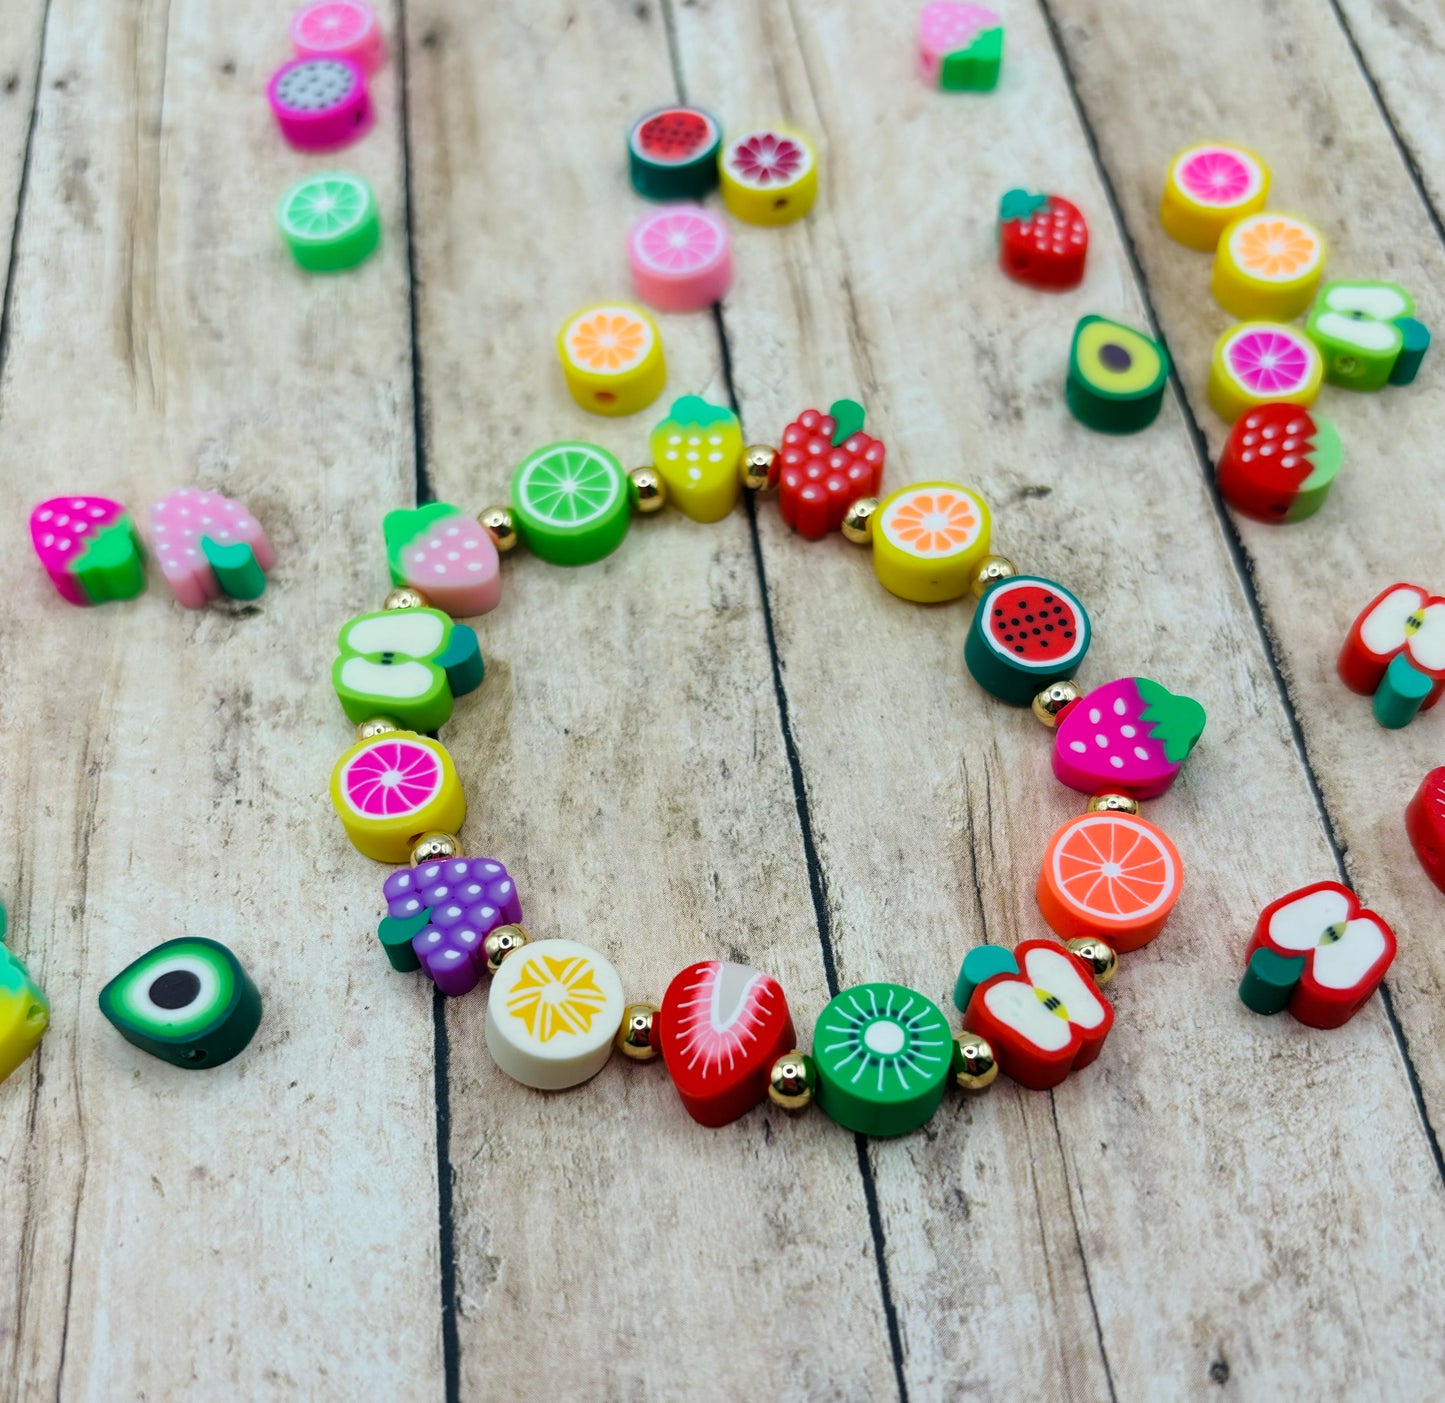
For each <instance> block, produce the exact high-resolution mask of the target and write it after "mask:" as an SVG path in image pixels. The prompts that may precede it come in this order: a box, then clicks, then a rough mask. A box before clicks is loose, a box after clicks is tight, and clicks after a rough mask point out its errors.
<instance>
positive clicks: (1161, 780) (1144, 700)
mask: <svg viewBox="0 0 1445 1403" xmlns="http://www.w3.org/2000/svg"><path fill="white" fill-rule="evenodd" d="M1203 731H1204V708H1203V707H1202V706H1200V705H1199V703H1198V702H1197V701H1195V700H1194V698H1193V697H1180V696H1175V694H1174V693H1173V692H1171V691H1169V690H1168V688H1166V687H1161V686H1160V685H1159V684H1158V683H1157V682H1151V681H1150V680H1149V679H1148V678H1147V677H1121V678H1120V679H1119V680H1118V681H1117V682H1110V683H1108V684H1106V685H1105V686H1103V687H1095V688H1094V690H1093V691H1092V692H1090V693H1089V694H1088V695H1087V696H1085V697H1082V698H1080V699H1079V700H1078V701H1076V702H1071V703H1070V704H1069V705H1068V706H1066V707H1065V708H1064V710H1063V711H1061V712H1060V713H1059V717H1058V726H1057V729H1056V730H1055V731H1054V774H1055V775H1056V776H1057V777H1058V779H1059V781H1060V783H1062V784H1067V785H1068V786H1069V788H1070V789H1077V790H1079V791H1080V792H1081V793H1084V794H1100V793H1104V792H1106V791H1107V792H1109V793H1114V794H1130V795H1133V797H1134V798H1135V799H1153V798H1155V797H1156V796H1157V795H1160V794H1162V793H1164V791H1165V790H1166V789H1168V788H1169V786H1170V785H1171V784H1173V783H1174V776H1175V775H1177V774H1178V773H1179V767H1180V766H1181V765H1182V764H1183V763H1184V761H1185V760H1186V759H1187V758H1188V757H1189V753H1190V751H1192V750H1193V749H1194V746H1195V744H1196V743H1197V742H1198V740H1199V737H1200V735H1201V734H1202V733H1203Z"/></svg>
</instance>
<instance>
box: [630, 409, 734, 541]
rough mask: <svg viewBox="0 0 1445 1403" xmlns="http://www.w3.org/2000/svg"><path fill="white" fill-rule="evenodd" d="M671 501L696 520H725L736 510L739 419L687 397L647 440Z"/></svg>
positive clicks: (725, 410)
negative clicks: (724, 518)
mask: <svg viewBox="0 0 1445 1403" xmlns="http://www.w3.org/2000/svg"><path fill="white" fill-rule="evenodd" d="M648 446H649V448H650V449H651V451H652V462H653V466H654V467H655V468H656V469H657V471H658V472H659V473H660V474H661V476H662V480H663V482H665V483H666V484H667V495H668V500H669V501H671V502H672V504H673V505H674V506H675V507H677V508H678V510H680V511H681V512H682V513H683V514H684V515H685V516H689V517H691V518H692V519H693V520H694V521H721V520H722V519H723V517H725V516H726V515H727V514H728V513H729V512H730V511H732V509H733V508H734V507H735V506H736V505H737V500H738V497H739V496H740V495H741V494H742V487H743V479H742V477H741V476H740V474H739V468H738V463H739V460H740V459H741V458H742V454H743V431H742V426H741V425H740V424H739V423H738V416H737V415H736V414H734V413H733V412H732V410H731V409H728V408H727V407H726V406H724V405H719V404H709V403H708V402H707V401H706V400H705V399H702V398H701V397H700V396H698V395H683V396H682V398H681V399H677V400H674V401H673V404H672V408H671V409H670V410H669V411H668V415H667V418H665V419H664V420H663V421H662V422H661V423H660V424H659V425H658V426H657V427H656V428H655V429H654V430H653V431H652V436H651V438H650V439H649V440H648Z"/></svg>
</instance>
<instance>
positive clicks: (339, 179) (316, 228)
mask: <svg viewBox="0 0 1445 1403" xmlns="http://www.w3.org/2000/svg"><path fill="white" fill-rule="evenodd" d="M278 218H279V220H280V223H281V237H282V238H283V239H285V240H286V246H287V247H288V248H289V249H290V250H291V254H292V256H293V257H294V258H295V259H296V261H297V262H298V263H299V264H300V265H301V266H302V267H303V268H306V269H308V270H310V271H311V272H313V273H339V272H341V271H342V270H343V269H346V268H354V267H356V265H357V264H358V263H360V262H362V261H363V260H364V259H365V258H366V257H367V256H368V255H369V254H370V253H371V252H372V250H373V249H374V248H375V247H376V246H377V244H378V243H379V242H380V241H381V215H380V212H379V211H378V209H377V204H376V196H375V195H374V194H373V193H372V190H371V186H369V185H368V184H367V183H366V182H365V181H364V180H361V179H359V178H358V177H356V176H354V175H339V174H334V173H333V174H330V175H312V176H308V177H307V178H306V179H305V180H303V181H301V182H300V184H298V185H293V186H292V187H291V189H290V190H288V191H287V192H286V196H285V198H284V199H283V200H282V201H281V208H280V211H279V212H278Z"/></svg>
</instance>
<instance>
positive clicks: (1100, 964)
mask: <svg viewBox="0 0 1445 1403" xmlns="http://www.w3.org/2000/svg"><path fill="white" fill-rule="evenodd" d="M1064 948H1065V949H1066V950H1071V951H1072V952H1073V953H1074V954H1075V955H1077V956H1078V957H1079V958H1080V959H1081V960H1082V961H1083V962H1084V963H1085V964H1086V965H1088V967H1089V973H1090V974H1092V975H1093V976H1094V983H1095V984H1097V985H1098V986H1099V988H1101V989H1102V988H1103V987H1104V985H1106V984H1107V983H1108V982H1109V981H1110V980H1111V979H1112V978H1113V977H1114V976H1115V975H1116V974H1117V973H1118V972H1119V957H1118V955H1116V954H1115V953H1114V947H1113V946H1112V945H1106V944H1105V943H1104V942H1103V941H1102V940H1100V939H1099V937H1098V936H1097V935H1079V936H1075V937H1074V939H1073V940H1066V941H1064Z"/></svg>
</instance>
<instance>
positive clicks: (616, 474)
mask: <svg viewBox="0 0 1445 1403" xmlns="http://www.w3.org/2000/svg"><path fill="white" fill-rule="evenodd" d="M512 515H513V517H514V519H515V521H516V526H517V535H518V536H519V537H520V538H521V539H522V542H523V544H524V545H526V547H527V549H528V550H530V551H531V552H532V554H533V555H535V556H538V557H539V558H540V559H542V560H547V561H550V562H551V563H552V564H553V565H590V564H591V563H592V562H593V561H594V560H601V559H602V557H603V556H604V555H610V554H611V553H612V552H613V551H614V550H616V549H617V547H618V546H620V545H621V544H622V538H623V537H624V536H625V535H626V534H627V523H628V520H629V518H630V509H629V502H628V482H627V474H626V473H625V472H623V470H622V464H621V463H619V462H618V461H617V459H616V458H614V457H613V456H612V454H610V453H609V452H608V451H607V450H606V449H605V448H598V447H597V445H596V444H594V443H579V442H567V443H549V444H548V445H547V446H546V447H545V448H539V449H537V451H536V452H535V453H532V454H529V455H528V456H527V457H526V458H524V459H523V460H522V461H521V463H519V464H518V465H517V470H516V472H515V473H513V474H512Z"/></svg>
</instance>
